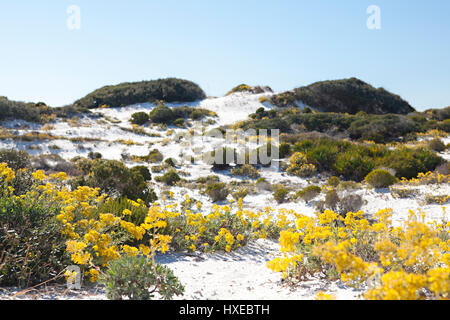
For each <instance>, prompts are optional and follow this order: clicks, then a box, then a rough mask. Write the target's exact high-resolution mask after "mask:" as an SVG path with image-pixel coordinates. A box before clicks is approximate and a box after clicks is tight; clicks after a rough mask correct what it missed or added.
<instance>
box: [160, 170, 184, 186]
mask: <svg viewBox="0 0 450 320" xmlns="http://www.w3.org/2000/svg"><path fill="white" fill-rule="evenodd" d="M180 180H181V178H180V176H179V175H178V173H177V172H176V171H175V170H170V171H169V172H166V173H165V174H164V175H162V176H160V177H156V181H158V182H163V183H165V184H166V185H168V186H173V185H175V184H176V183H177V182H178V181H180Z"/></svg>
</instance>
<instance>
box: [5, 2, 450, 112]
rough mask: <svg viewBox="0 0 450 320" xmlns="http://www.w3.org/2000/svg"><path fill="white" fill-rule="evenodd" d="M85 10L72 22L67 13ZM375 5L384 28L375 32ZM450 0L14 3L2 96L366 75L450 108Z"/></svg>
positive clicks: (55, 98) (46, 97)
mask: <svg viewBox="0 0 450 320" xmlns="http://www.w3.org/2000/svg"><path fill="white" fill-rule="evenodd" d="M70 5H77V6H79V8H80V9H81V29H80V30H69V29H68V28H67V24H66V21H67V19H68V17H69V15H68V14H67V12H66V10H67V8H68V7H69V6H70ZM369 5H377V6H379V7H380V9H381V30H369V29H368V28H367V27H366V20H367V19H368V17H369V15H368V14H367V12H366V9H367V7H368V6H369ZM449 15H450V1H448V0H433V1H406V0H395V1H392V0H390V1H387V0H386V1H384V0H383V1H378V0H369V1H365V0H345V1H337V0H315V1H310V0H308V1H302V0H277V1H275V0H272V1H266V0H240V1H237V0H227V1H216V0H127V1H118V0H108V1H106V0H71V1H66V0H40V1H32V0H14V1H12V0H5V1H1V3H0V39H1V40H0V41H1V50H0V74H1V75H0V95H4V96H7V97H9V98H10V99H14V100H21V101H35V102H36V101H45V102H47V103H48V104H51V105H53V106H59V105H64V104H69V103H71V102H73V101H74V100H76V99H77V98H80V97H82V96H84V95H86V94H87V93H89V92H91V91H92V90H94V89H97V88H99V87H102V86H104V85H108V84H117V83H121V82H125V81H140V80H150V79H157V78H163V77H169V76H173V77H179V78H185V79H189V80H192V81H195V82H197V83H198V84H199V85H200V86H201V87H202V88H203V89H204V90H205V91H206V93H207V94H208V95H213V96H221V95H223V94H225V93H226V92H227V91H228V90H229V89H231V88H232V87H234V86H236V85H238V84H240V83H247V84H250V85H269V86H271V87H272V88H273V89H274V90H276V91H280V90H290V89H293V88H295V87H298V86H301V85H307V84H310V83H312V82H315V81H320V80H328V79H340V78H348V77H352V76H354V77H358V78H360V79H362V80H364V81H367V82H369V83H371V84H372V85H374V86H376V87H381V86H382V87H384V88H386V89H388V90H390V91H392V92H394V93H397V94H399V95H401V96H402V97H403V98H404V99H406V100H407V101H409V102H410V103H411V105H413V106H414V107H417V108H418V109H419V110H422V109H424V108H441V107H445V106H448V105H450V19H449V18H448V17H449Z"/></svg>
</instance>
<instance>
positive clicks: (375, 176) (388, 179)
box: [364, 169, 397, 188]
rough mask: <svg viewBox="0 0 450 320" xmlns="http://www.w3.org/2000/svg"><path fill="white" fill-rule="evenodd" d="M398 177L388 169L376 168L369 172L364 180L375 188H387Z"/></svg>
mask: <svg viewBox="0 0 450 320" xmlns="http://www.w3.org/2000/svg"><path fill="white" fill-rule="evenodd" d="M396 180H397V179H396V178H395V177H394V176H393V175H392V174H391V173H390V172H389V171H387V170H382V169H378V170H374V171H372V172H371V173H369V174H368V175H367V176H366V178H365V179H364V181H365V182H366V183H368V184H369V185H370V186H372V187H374V188H387V187H389V186H391V185H393V184H394V183H395V181H396Z"/></svg>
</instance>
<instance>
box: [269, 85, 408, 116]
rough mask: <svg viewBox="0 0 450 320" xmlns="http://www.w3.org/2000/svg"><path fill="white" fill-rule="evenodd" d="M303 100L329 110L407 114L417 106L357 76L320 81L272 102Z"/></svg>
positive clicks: (275, 98)
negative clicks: (413, 106) (412, 105)
mask: <svg viewBox="0 0 450 320" xmlns="http://www.w3.org/2000/svg"><path fill="white" fill-rule="evenodd" d="M296 101H301V102H303V103H305V104H307V105H308V106H311V107H313V108H316V109H319V110H322V111H327V112H342V113H344V112H347V113H350V114H355V113H357V112H359V111H365V112H367V113H373V114H386V113H400V114H407V113H410V112H413V111H414V109H413V108H412V107H411V106H410V105H409V104H408V103H407V102H406V101H404V100H403V99H402V98H401V97H399V96H398V95H394V94H392V93H390V92H388V91H386V90H385V89H383V88H378V89H376V88H374V87H372V86H371V85H369V84H367V83H365V82H363V81H361V80H359V79H356V78H350V79H343V80H333V81H322V82H316V83H313V84H311V85H309V86H306V87H300V88H297V89H294V90H293V91H292V92H286V93H282V94H279V95H275V96H273V97H272V99H271V102H272V103H273V104H274V105H276V106H279V107H287V106H295V103H296Z"/></svg>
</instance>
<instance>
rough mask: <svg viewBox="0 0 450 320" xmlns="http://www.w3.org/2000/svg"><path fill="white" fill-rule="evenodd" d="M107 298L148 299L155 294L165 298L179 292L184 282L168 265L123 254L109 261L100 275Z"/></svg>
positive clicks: (169, 297) (181, 290) (181, 292)
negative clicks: (180, 280)
mask: <svg viewBox="0 0 450 320" xmlns="http://www.w3.org/2000/svg"><path fill="white" fill-rule="evenodd" d="M100 282H101V283H103V284H104V285H105V287H106V297H107V298H108V299H110V300H122V299H123V298H124V297H127V298H128V299H130V300H150V299H151V298H154V297H155V294H158V295H159V296H161V297H162V298H163V299H165V300H170V299H172V298H173V297H174V296H178V295H182V294H183V292H184V287H183V285H182V284H181V283H180V282H179V280H178V278H177V277H176V276H175V275H174V274H173V272H172V270H170V269H169V268H168V267H166V266H163V265H160V264H155V265H154V264H153V262H152V261H151V260H150V259H147V258H146V257H134V256H122V257H121V258H120V259H119V260H113V261H111V262H109V264H108V269H107V270H106V272H105V274H104V275H103V276H102V277H101V278H100Z"/></svg>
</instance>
